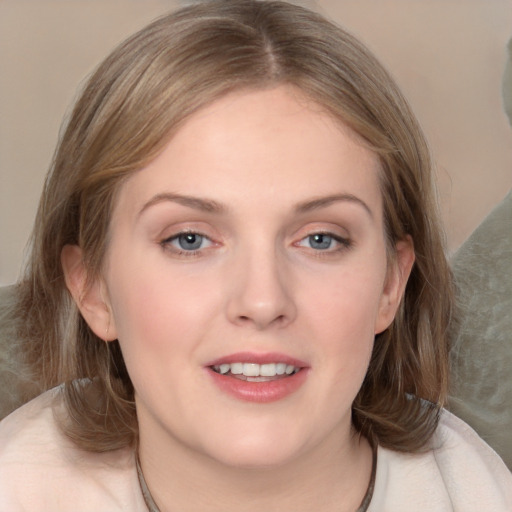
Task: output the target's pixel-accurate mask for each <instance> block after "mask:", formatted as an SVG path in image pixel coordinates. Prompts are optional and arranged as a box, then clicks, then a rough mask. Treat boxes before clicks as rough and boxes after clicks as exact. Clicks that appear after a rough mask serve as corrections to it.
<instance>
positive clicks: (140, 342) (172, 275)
mask: <svg viewBox="0 0 512 512" xmlns="http://www.w3.org/2000/svg"><path fill="white" fill-rule="evenodd" d="M129 270H130V269H128V268H122V267H120V268H118V270H117V271H116V272H115V273H113V274H112V283H113V285H112V286H111V290H110V291H109V293H110V296H111V300H112V310H113V314H114V319H115V323H116V329H117V334H118V338H119V341H120V343H121V346H122V348H123V352H124V353H125V358H126V359H130V358H132V357H140V358H141V359H144V358H149V357H154V356H155V355H156V356H158V357H163V358H168V359H169V360H171V359H172V356H173V355H174V354H176V353H177V352H179V351H180V350H182V348H187V349H190V347H191V346H192V347H193V346H194V344H196V343H198V342H199V339H200V337H201V330H202V328H203V327H204V325H205V323H208V319H209V317H210V316H211V315H212V314H213V311H215V297H214V296H213V294H212V293H211V291H209V290H211V289H212V288H213V287H212V286H211V284H210V283H205V282H204V279H200V278H199V277H197V278H190V276H186V275H183V274H184V273H178V272H171V271H170V270H169V268H166V266H165V265H160V267H158V266H155V265H150V264H145V265H144V266H140V269H139V270H138V271H136V272H133V273H130V276H129V277H128V272H129ZM116 284H117V286H116ZM127 364H128V361H127Z"/></svg>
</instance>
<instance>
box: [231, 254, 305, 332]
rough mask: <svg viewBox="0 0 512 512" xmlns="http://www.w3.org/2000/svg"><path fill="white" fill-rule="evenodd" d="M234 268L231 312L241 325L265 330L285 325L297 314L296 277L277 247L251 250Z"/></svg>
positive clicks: (232, 319) (236, 262)
mask: <svg viewBox="0 0 512 512" xmlns="http://www.w3.org/2000/svg"><path fill="white" fill-rule="evenodd" d="M247 252H248V253H249V254H245V256H244V255H239V256H238V257H237V258H236V261H235V262H234V264H233V266H232V267H231V268H230V271H229V274H230V277H229V279H230V282H231V293H230V296H229V299H228V304H227V315H228V318H229V320H230V321H231V322H233V323H235V324H237V325H246V326H252V327H254V328H256V329H257V330H263V329H266V328H269V327H271V326H275V327H280V328H282V327H285V326H286V325H288V324H290V323H291V322H293V320H294V319H295V317H296V313H297V310H296V304H295V302H294V300H293V279H292V278H291V275H290V272H289V269H287V265H286V262H285V261H284V260H285V256H282V257H281V258H279V256H278V255H277V254H276V251H275V250H273V249H270V248H269V249H268V250H266V251H265V250H259V251H247Z"/></svg>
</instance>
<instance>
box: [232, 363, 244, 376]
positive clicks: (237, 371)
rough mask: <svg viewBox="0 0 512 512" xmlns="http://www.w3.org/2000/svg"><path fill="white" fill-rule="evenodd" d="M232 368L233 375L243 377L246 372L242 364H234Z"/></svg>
mask: <svg viewBox="0 0 512 512" xmlns="http://www.w3.org/2000/svg"><path fill="white" fill-rule="evenodd" d="M230 367H231V373H232V374H233V375H242V373H243V372H244V365H243V364H242V363H232V364H230Z"/></svg>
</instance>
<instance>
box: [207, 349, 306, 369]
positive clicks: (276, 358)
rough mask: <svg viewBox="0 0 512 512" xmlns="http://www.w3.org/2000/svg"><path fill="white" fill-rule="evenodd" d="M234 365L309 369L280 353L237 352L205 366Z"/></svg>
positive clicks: (297, 360) (299, 361)
mask: <svg viewBox="0 0 512 512" xmlns="http://www.w3.org/2000/svg"><path fill="white" fill-rule="evenodd" d="M232 363H254V364H269V363H286V364H291V365H292V366H295V367H297V368H307V367H308V364H307V363H305V362H304V361H301V360H300V359H296V358H294V357H290V356H288V355H286V354H280V353H278V352H265V353H264V354H258V353H256V352H237V353H236V354H229V355H227V356H223V357H220V358H218V359H215V360H213V361H210V362H209V363H206V365H205V366H216V365H221V364H232Z"/></svg>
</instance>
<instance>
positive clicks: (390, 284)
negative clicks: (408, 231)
mask: <svg viewBox="0 0 512 512" xmlns="http://www.w3.org/2000/svg"><path fill="white" fill-rule="evenodd" d="M414 260H415V255H414V243H413V241H412V238H411V237H410V236H407V237H406V238H405V239H404V240H400V241H399V242H397V244H396V246H395V254H394V257H393V259H392V260H391V261H390V262H389V264H388V270H387V275H386V282H385V283H384V289H383V291H382V296H381V299H380V304H379V311H378V314H377V319H376V322H375V334H379V333H381V332H383V331H385V330H386V329H387V328H388V327H389V326H390V325H391V322H393V320H394V318H395V315H396V312H397V310H398V307H399V306H400V301H401V300H402V297H403V295H404V292H405V287H406V285H407V280H408V279H409V275H410V274H411V270H412V266H413V265H414Z"/></svg>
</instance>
